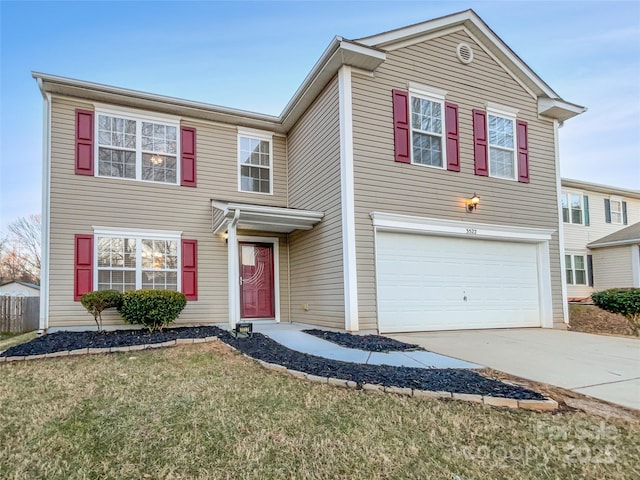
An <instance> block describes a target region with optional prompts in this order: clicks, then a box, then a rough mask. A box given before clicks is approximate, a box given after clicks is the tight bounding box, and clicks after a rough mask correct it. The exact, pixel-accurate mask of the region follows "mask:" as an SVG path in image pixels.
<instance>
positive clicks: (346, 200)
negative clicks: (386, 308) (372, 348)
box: [338, 65, 360, 332]
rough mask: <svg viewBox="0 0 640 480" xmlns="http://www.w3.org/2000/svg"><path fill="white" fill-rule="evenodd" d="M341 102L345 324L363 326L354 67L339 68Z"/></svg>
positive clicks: (348, 327)
mask: <svg viewBox="0 0 640 480" xmlns="http://www.w3.org/2000/svg"><path fill="white" fill-rule="evenodd" d="M338 95H339V105H340V192H341V197H342V198H341V203H342V257H343V263H344V277H343V284H344V310H345V312H344V314H345V318H344V328H345V330H346V331H348V332H357V331H358V330H359V329H360V324H359V319H358V272H357V268H356V221H355V199H354V174H353V104H352V98H351V67H349V66H346V65H345V66H343V67H342V68H340V70H338Z"/></svg>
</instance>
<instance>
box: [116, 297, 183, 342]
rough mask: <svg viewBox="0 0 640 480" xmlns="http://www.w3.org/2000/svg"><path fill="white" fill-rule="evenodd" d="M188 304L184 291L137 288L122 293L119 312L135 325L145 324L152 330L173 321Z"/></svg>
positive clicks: (159, 328)
mask: <svg viewBox="0 0 640 480" xmlns="http://www.w3.org/2000/svg"><path fill="white" fill-rule="evenodd" d="M186 304H187V298H186V297H185V296H184V293H180V292H173V291H170V290H135V291H130V292H125V293H124V294H123V295H122V304H121V305H120V307H118V312H120V315H121V316H122V319H123V320H124V321H125V322H127V323H130V324H133V325H144V326H145V327H147V328H148V329H149V331H150V332H152V331H153V330H162V327H164V326H166V325H168V324H169V323H171V322H173V321H174V320H175V319H176V318H178V315H180V312H181V311H182V309H183V308H184V307H185V305H186Z"/></svg>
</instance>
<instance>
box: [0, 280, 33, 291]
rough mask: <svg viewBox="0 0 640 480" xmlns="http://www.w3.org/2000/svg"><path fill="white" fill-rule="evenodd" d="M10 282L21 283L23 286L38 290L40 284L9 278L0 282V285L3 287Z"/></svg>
mask: <svg viewBox="0 0 640 480" xmlns="http://www.w3.org/2000/svg"><path fill="white" fill-rule="evenodd" d="M12 283H17V284H18V285H22V286H23V287H29V288H35V289H36V290H40V285H36V284H35V283H28V282H19V281H17V280H11V281H10V282H5V283H3V284H1V285H0V287H4V286H5V285H11V284H12Z"/></svg>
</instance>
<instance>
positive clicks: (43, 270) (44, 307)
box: [36, 78, 51, 334]
mask: <svg viewBox="0 0 640 480" xmlns="http://www.w3.org/2000/svg"><path fill="white" fill-rule="evenodd" d="M36 81H37V83H38V88H39V89H40V93H41V94H42V99H43V121H42V211H41V214H40V215H41V220H40V227H41V232H40V234H41V238H40V318H39V323H38V334H43V333H45V332H46V330H47V328H48V327H49V236H50V235H49V231H50V197H49V196H50V193H51V94H50V93H48V92H45V91H44V87H43V84H42V79H41V78H37V79H36Z"/></svg>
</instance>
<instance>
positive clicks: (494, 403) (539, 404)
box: [0, 337, 558, 412]
mask: <svg viewBox="0 0 640 480" xmlns="http://www.w3.org/2000/svg"><path fill="white" fill-rule="evenodd" d="M216 341H220V339H219V338H218V337H204V338H197V339H193V338H179V339H176V340H169V341H167V342H162V343H150V344H146V345H130V346H127V347H106V348H81V349H77V350H71V351H69V350H63V351H60V352H54V353H47V354H43V355H31V356H28V357H24V356H21V357H0V363H12V362H21V361H28V360H37V359H47V358H59V357H68V356H78V355H94V354H102V353H120V352H130V351H139V350H146V349H154V348H167V347H175V346H178V345H193V344H196V343H210V342H216ZM227 345H228V344H227ZM228 346H229V348H231V349H233V350H235V351H236V352H239V350H237V349H236V348H234V347H233V346H231V345H228ZM239 353H241V354H242V355H243V356H244V357H246V358H249V359H251V360H253V361H255V362H256V363H258V364H260V365H261V366H262V367H264V368H266V369H268V370H273V371H276V372H279V373H286V374H288V375H290V376H292V377H294V378H298V379H305V380H307V381H310V382H314V383H324V384H328V385H331V386H334V387H338V388H352V389H360V390H363V391H365V392H373V393H392V394H396V395H403V396H408V397H414V398H418V399H445V400H451V399H453V400H461V401H466V402H471V403H480V404H484V405H487V406H491V407H503V408H511V409H514V408H520V409H523V410H531V411H537V412H552V411H555V410H556V409H557V408H558V402H556V401H555V400H553V399H550V398H546V399H544V400H517V399H514V398H504V397H492V396H489V395H475V394H468V393H455V392H445V391H430V390H414V389H411V388H407V387H393V386H383V385H376V384H372V383H365V384H363V385H362V386H359V385H358V384H357V383H356V382H354V381H351V380H344V379H341V378H334V377H319V376H317V375H311V374H308V373H305V372H300V371H298V370H289V369H288V368H287V367H285V366H284V365H279V364H276V363H268V362H265V361H262V360H259V359H255V358H253V357H251V356H249V355H247V354H246V353H244V352H239Z"/></svg>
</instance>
